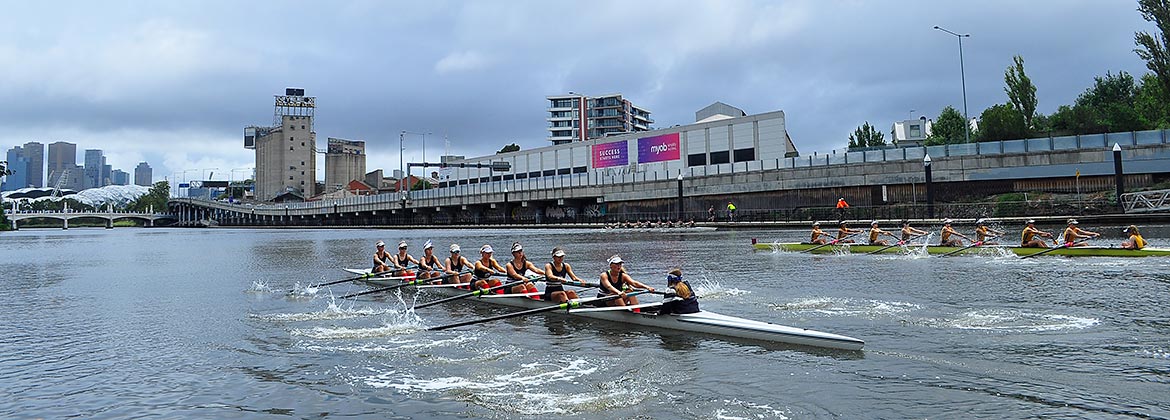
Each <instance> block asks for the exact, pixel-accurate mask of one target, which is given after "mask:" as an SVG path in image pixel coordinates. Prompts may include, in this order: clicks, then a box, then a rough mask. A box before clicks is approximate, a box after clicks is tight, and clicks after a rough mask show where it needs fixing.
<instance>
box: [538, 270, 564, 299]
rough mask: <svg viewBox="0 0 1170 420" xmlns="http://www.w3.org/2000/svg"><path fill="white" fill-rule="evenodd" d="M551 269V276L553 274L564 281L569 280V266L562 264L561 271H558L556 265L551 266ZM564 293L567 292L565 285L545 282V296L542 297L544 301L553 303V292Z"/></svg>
mask: <svg viewBox="0 0 1170 420" xmlns="http://www.w3.org/2000/svg"><path fill="white" fill-rule="evenodd" d="M549 267H552V270H551V272H550V273H549V274H552V275H554V276H556V277H560V278H562V279H567V278H568V275H569V265H568V264H565V263H561V269H560V270H557V265H556V264H549ZM563 291H565V286H564V284H563V283H560V282H545V283H544V296H543V297H542V299H544V300H547V301H552V294H553V292H563Z"/></svg>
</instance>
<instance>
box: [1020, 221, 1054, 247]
mask: <svg viewBox="0 0 1170 420" xmlns="http://www.w3.org/2000/svg"><path fill="white" fill-rule="evenodd" d="M1026 223H1027V225H1026V226H1024V232H1023V233H1021V234H1020V246H1021V247H1024V248H1048V244H1046V243H1044V241H1042V240H1039V239H1036V236H1041V237H1045V238H1051V237H1052V233H1049V232H1045V231H1042V230H1040V229H1037V228H1036V220H1035V219H1028V221H1027V222H1026Z"/></svg>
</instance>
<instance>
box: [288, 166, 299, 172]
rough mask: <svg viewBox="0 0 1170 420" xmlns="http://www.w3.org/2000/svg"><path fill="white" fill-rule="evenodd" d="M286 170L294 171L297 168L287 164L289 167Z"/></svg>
mask: <svg viewBox="0 0 1170 420" xmlns="http://www.w3.org/2000/svg"><path fill="white" fill-rule="evenodd" d="M288 170H290V171H295V170H297V167H296V166H289V167H288Z"/></svg>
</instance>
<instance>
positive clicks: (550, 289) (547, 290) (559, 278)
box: [543, 247, 585, 303]
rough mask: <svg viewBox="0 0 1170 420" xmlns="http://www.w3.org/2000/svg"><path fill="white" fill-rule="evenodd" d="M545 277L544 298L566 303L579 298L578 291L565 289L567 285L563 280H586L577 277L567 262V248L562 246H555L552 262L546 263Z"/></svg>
mask: <svg viewBox="0 0 1170 420" xmlns="http://www.w3.org/2000/svg"><path fill="white" fill-rule="evenodd" d="M544 278H545V283H544V297H543V299H544V300H547V301H550V302H557V303H565V302H568V301H569V300H570V299H576V298H577V292H574V291H572V290H565V286H564V285H563V284H562V283H563V282H565V281H569V280H572V281H575V282H578V283H584V282H585V280H581V278H580V277H577V274H576V273H573V267H571V266H569V263H567V262H565V250H563V249H561V247H556V248H553V250H552V262H550V263H548V264H545V265H544Z"/></svg>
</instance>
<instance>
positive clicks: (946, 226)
mask: <svg viewBox="0 0 1170 420" xmlns="http://www.w3.org/2000/svg"><path fill="white" fill-rule="evenodd" d="M951 235H954V236H958V237H960V238H963V239H966V240H968V241H970V240H971V238H968V237H966V236H963V234H962V233H959V232H955V228H952V227H951V219H946V220H943V228H942V233H940V234H939V245H940V246H956V247H961V246H963V241H960V240H958V239H954V238H951Z"/></svg>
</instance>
